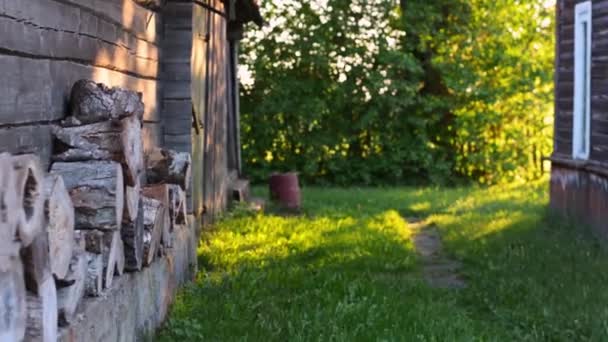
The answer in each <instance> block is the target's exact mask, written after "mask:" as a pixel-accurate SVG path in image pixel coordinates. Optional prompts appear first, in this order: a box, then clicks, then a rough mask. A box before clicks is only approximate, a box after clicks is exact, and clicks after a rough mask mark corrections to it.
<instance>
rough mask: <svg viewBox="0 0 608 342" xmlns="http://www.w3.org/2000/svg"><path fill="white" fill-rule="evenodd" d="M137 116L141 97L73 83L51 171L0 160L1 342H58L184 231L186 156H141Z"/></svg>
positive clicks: (159, 152)
mask: <svg viewBox="0 0 608 342" xmlns="http://www.w3.org/2000/svg"><path fill="white" fill-rule="evenodd" d="M143 110H144V107H143V103H142V101H141V95H140V94H137V93H134V92H131V91H127V90H123V89H118V88H108V87H106V86H104V85H101V84H95V83H93V82H91V81H86V80H82V81H78V82H77V83H76V84H75V85H74V87H73V90H72V98H71V104H70V115H69V116H68V117H67V118H66V119H65V120H63V121H62V122H61V123H60V124H58V125H55V126H54V127H53V129H52V132H53V135H54V140H53V141H54V143H53V153H54V155H53V158H52V160H53V163H52V164H51V166H50V168H49V170H48V172H47V170H45V169H43V168H42V166H41V165H42V163H41V161H40V160H39V158H38V157H37V156H35V155H17V156H13V155H9V154H6V153H0V301H1V302H2V303H3V304H2V305H0V341H24V340H25V341H56V340H57V335H58V332H57V330H58V327H59V326H65V325H69V324H71V323H72V322H74V320H75V319H76V318H77V317H78V312H79V309H80V306H81V304H82V303H83V299H84V298H85V297H97V296H103V293H104V291H105V290H107V289H110V288H111V287H112V286H113V284H114V281H113V280H114V278H115V277H118V276H121V275H123V273H124V272H137V271H141V270H142V269H143V268H144V267H147V266H149V265H151V264H152V263H153V262H154V261H155V260H156V259H157V258H158V257H159V256H162V253H163V252H166V251H167V250H168V249H170V248H172V244H173V243H172V241H173V234H174V231H175V229H183V227H184V226H185V225H186V224H187V208H186V190H187V189H188V186H189V184H190V164H191V161H190V155H188V154H185V153H177V152H175V151H171V150H165V149H153V150H152V151H151V152H150V153H149V154H148V155H147V156H144V152H143V142H142V141H143V138H142V126H143V122H142V116H143ZM144 182H145V183H144Z"/></svg>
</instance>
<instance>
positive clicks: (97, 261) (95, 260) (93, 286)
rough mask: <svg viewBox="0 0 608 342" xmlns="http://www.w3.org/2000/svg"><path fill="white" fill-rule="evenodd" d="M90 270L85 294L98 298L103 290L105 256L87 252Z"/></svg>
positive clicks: (88, 269) (88, 270)
mask: <svg viewBox="0 0 608 342" xmlns="http://www.w3.org/2000/svg"><path fill="white" fill-rule="evenodd" d="M86 256H87V262H88V268H87V276H86V281H85V294H86V295H87V296H89V297H98V296H100V295H101V293H102V290H103V256H102V255H101V254H94V253H89V252H86Z"/></svg>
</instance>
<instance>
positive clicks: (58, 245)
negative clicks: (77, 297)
mask: <svg viewBox="0 0 608 342" xmlns="http://www.w3.org/2000/svg"><path fill="white" fill-rule="evenodd" d="M44 190H45V195H46V201H45V205H44V208H45V215H46V217H47V222H48V226H47V232H48V239H49V252H50V262H51V272H52V273H53V274H54V275H55V277H56V278H58V279H64V278H65V277H66V275H67V273H68V269H69V268H70V260H71V259H72V251H73V247H74V244H73V243H72V242H73V241H74V205H73V204H72V199H71V198H70V194H69V193H68V191H67V190H66V188H65V184H64V183H63V178H62V177H61V176H60V175H56V174H51V175H49V176H47V177H46V179H45V189H44Z"/></svg>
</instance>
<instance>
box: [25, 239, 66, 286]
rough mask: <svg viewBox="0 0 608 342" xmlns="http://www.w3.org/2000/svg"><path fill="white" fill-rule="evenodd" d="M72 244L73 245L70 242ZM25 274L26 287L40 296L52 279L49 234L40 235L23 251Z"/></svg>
mask: <svg viewBox="0 0 608 342" xmlns="http://www.w3.org/2000/svg"><path fill="white" fill-rule="evenodd" d="M70 243H73V242H72V241H70ZM21 259H22V260H23V268H24V272H25V287H26V288H27V289H28V290H29V291H31V292H33V293H35V294H38V289H40V288H41V287H42V285H43V283H44V282H46V281H47V279H52V278H53V275H52V273H51V264H50V261H49V239H48V235H47V234H40V235H38V236H37V237H36V238H35V239H34V241H33V242H32V243H31V244H30V245H29V246H27V247H26V248H24V249H23V250H22V251H21Z"/></svg>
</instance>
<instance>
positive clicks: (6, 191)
mask: <svg viewBox="0 0 608 342" xmlns="http://www.w3.org/2000/svg"><path fill="white" fill-rule="evenodd" d="M15 182H16V180H15V171H14V169H13V162H12V160H11V156H10V155H9V154H6V153H0V203H3V204H4V205H2V206H0V241H13V240H14V239H15V236H16V235H17V223H18V221H19V215H18V214H17V213H19V212H20V211H19V208H20V207H21V204H20V203H19V201H18V199H17V192H16V191H15V190H14V188H15Z"/></svg>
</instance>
